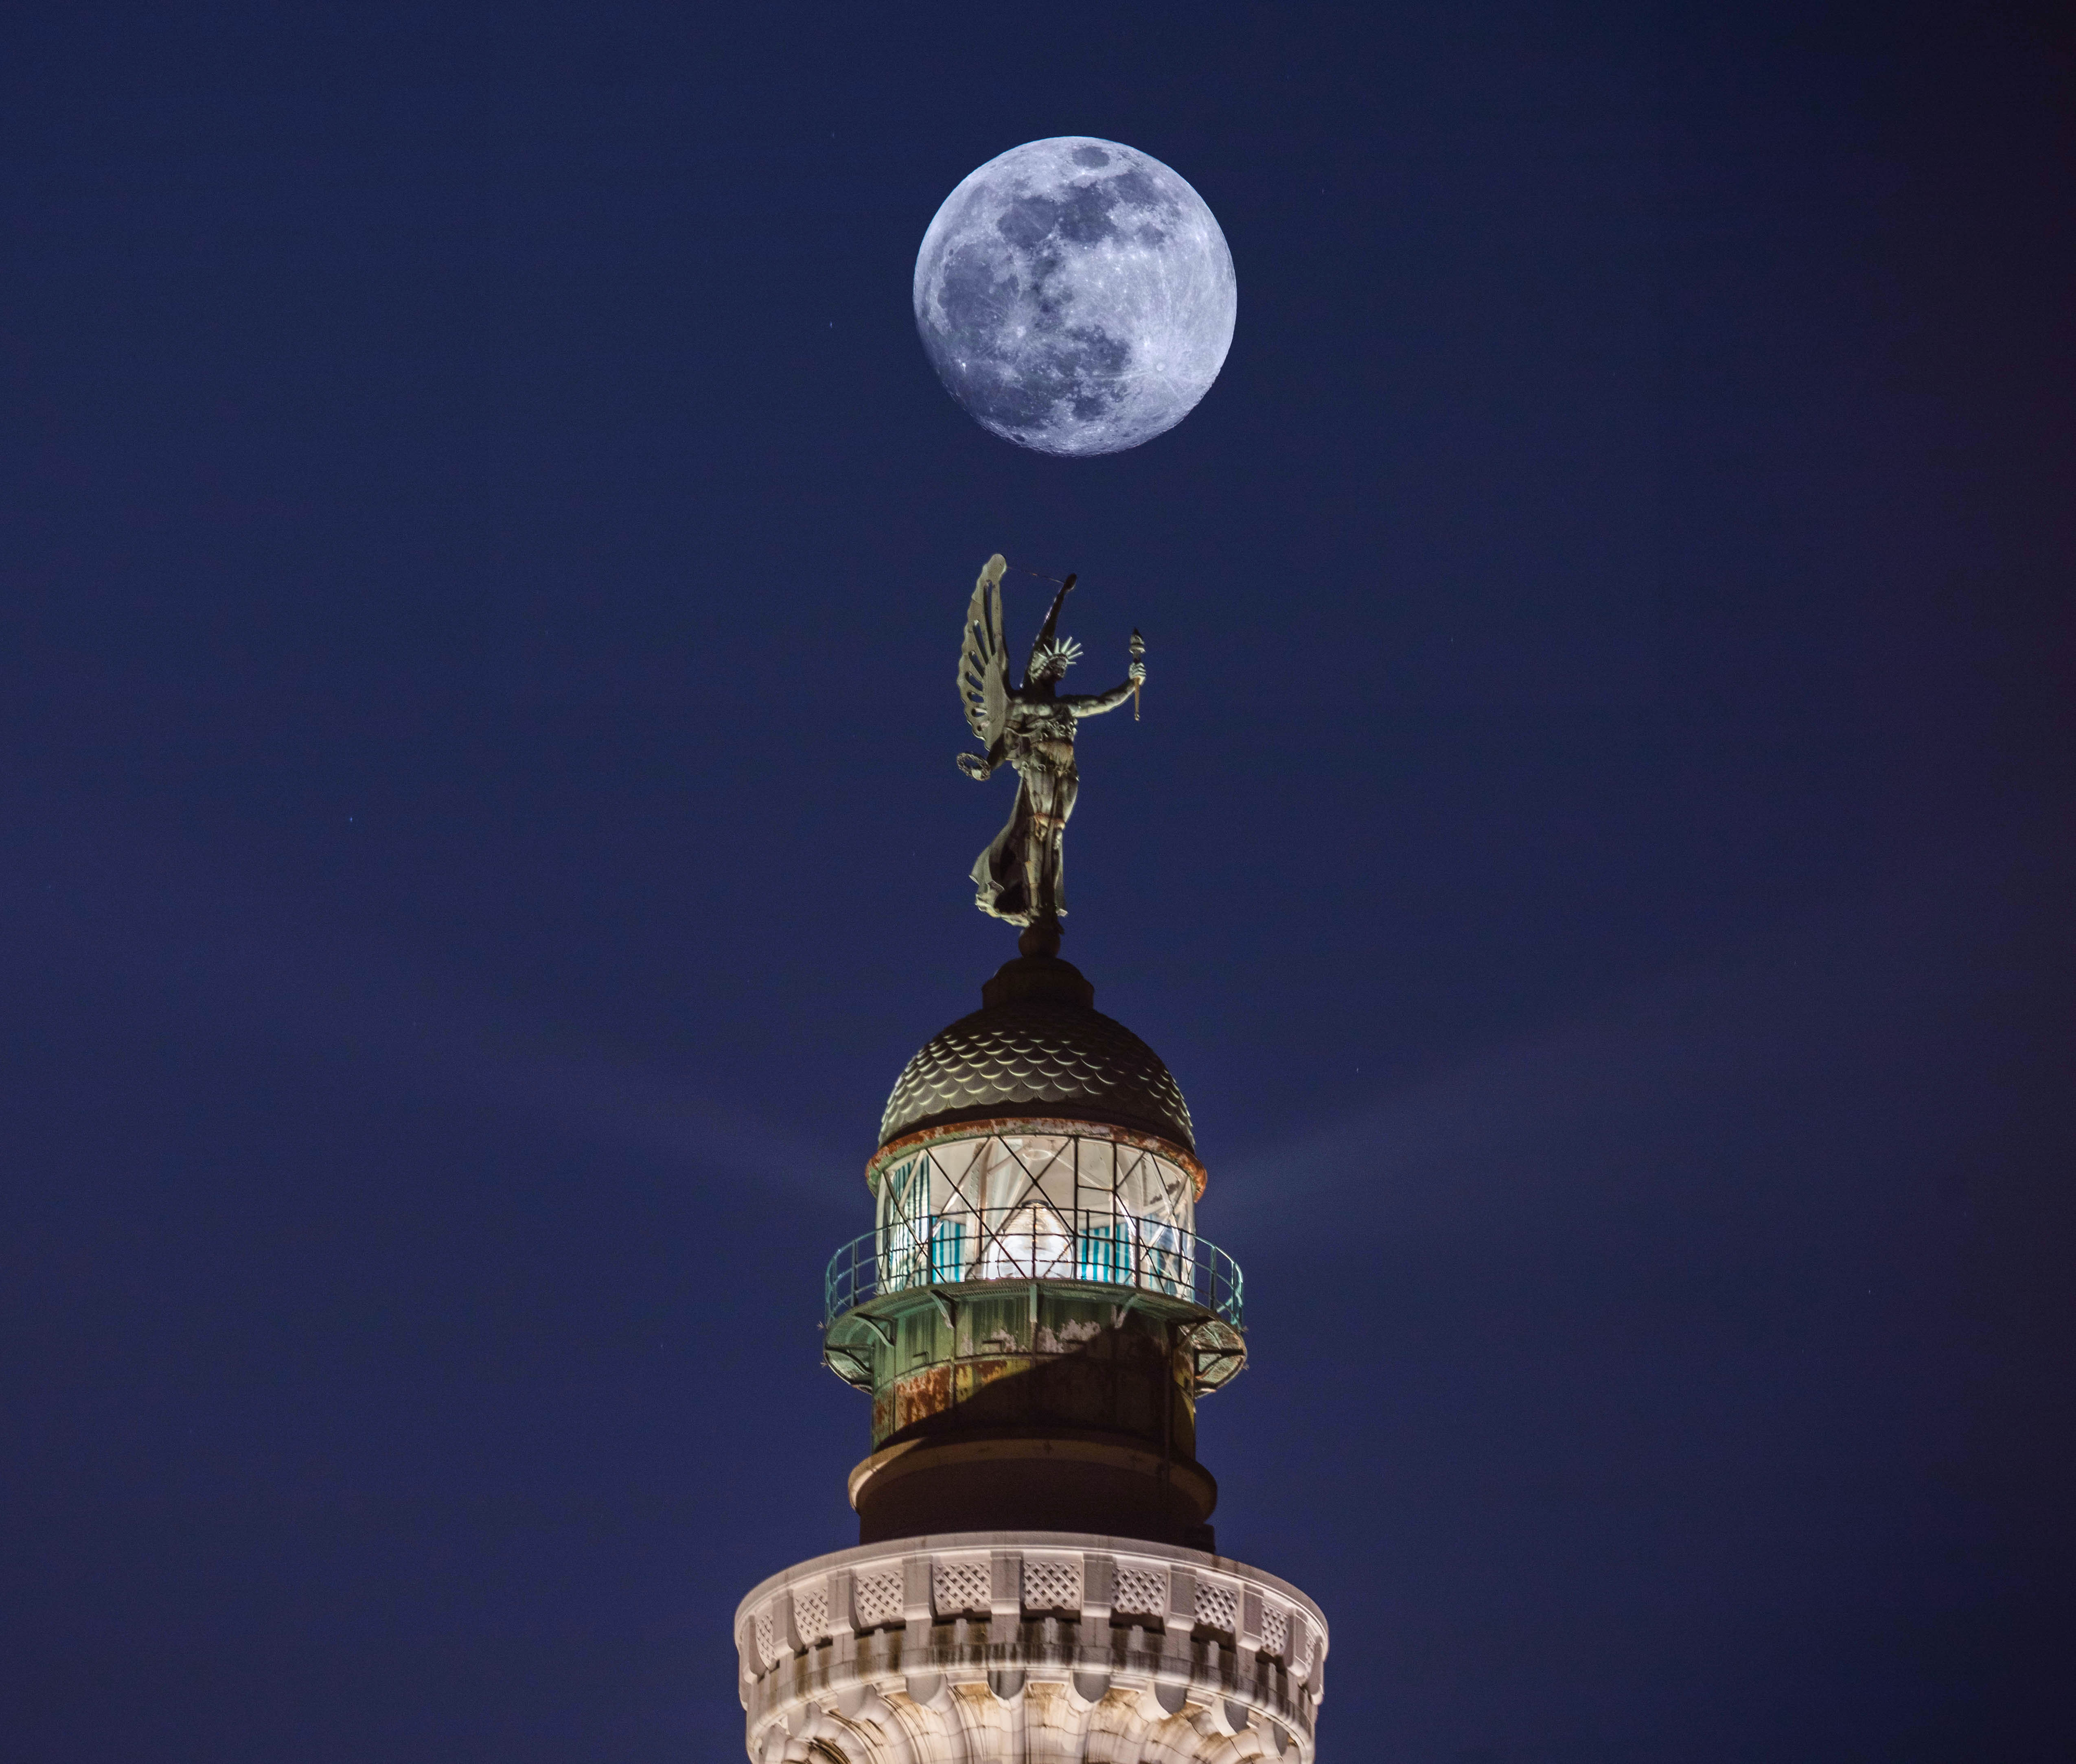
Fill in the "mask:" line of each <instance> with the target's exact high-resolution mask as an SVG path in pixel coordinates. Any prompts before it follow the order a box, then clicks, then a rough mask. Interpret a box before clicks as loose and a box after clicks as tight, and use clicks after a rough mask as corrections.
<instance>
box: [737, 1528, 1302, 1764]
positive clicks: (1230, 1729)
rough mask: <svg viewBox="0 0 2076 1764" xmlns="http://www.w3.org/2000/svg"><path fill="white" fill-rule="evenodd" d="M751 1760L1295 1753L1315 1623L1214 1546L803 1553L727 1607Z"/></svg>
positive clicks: (956, 1761)
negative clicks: (806, 1558) (1212, 1551)
mask: <svg viewBox="0 0 2076 1764" xmlns="http://www.w3.org/2000/svg"><path fill="white" fill-rule="evenodd" d="M735 1637H736V1646H737V1661H738V1675H739V1688H740V1692H741V1699H742V1704H743V1708H744V1709H745V1712H746V1713H747V1716H748V1734H747V1737H748V1741H749V1752H750V1755H751V1756H752V1757H753V1758H756V1759H758V1760H759V1761H760V1764H811V1761H812V1764H1037V1761H1039V1760H1044V1761H1046V1764H1070V1761H1077V1760H1082V1759H1091V1760H1093V1759H1107V1760H1123V1759H1127V1758H1143V1759H1148V1760H1152V1759H1159V1760H1160V1761H1162V1764H1185V1761H1187V1760H1193V1759H1205V1760H1216V1761H1218V1764H1238V1761H1239V1760H1242V1759H1247V1758H1285V1759H1287V1760H1288V1764H1311V1759H1312V1757H1313V1723H1314V1717H1315V1715H1316V1712H1317V1710H1318V1705H1319V1703H1320V1701H1321V1700H1322V1696H1323V1691H1324V1673H1323V1668H1324V1664H1325V1660H1326V1654H1327V1625H1326V1620H1325V1618H1324V1617H1322V1615H1321V1614H1320V1612H1319V1608H1318V1606H1317V1605H1316V1604H1314V1603H1313V1602H1312V1601H1311V1600H1310V1599H1308V1598H1306V1596H1305V1595H1304V1594H1303V1593H1302V1592H1299V1591H1298V1590H1297V1588H1295V1587H1293V1586H1291V1585H1289V1583H1287V1582H1285V1581H1282V1580H1279V1579H1277V1578H1276V1577H1275V1576H1274V1575H1268V1574H1264V1573H1263V1572H1262V1571H1260V1569H1257V1568H1251V1567H1247V1566H1245V1565H1244V1563H1237V1562H1233V1561H1230V1560H1227V1559H1226V1558H1224V1557H1221V1556H1214V1555H1209V1554H1205V1553H1204V1552H1202V1551H1201V1550H1185V1549H1181V1548H1178V1547H1173V1546H1166V1545H1160V1544H1154V1543H1148V1542H1142V1541H1140V1540H1138V1539H1133V1538H1097V1537H1087V1536H1083V1535H1080V1534H1069V1533H1063V1532H1041V1531H1028V1532H1027V1531H1019V1532H969V1533H963V1534H949V1535H945V1536H940V1537H929V1538H901V1539H897V1540H895V1541H892V1542H886V1543H878V1544H870V1545H866V1546H862V1547H860V1548H858V1549H854V1550H839V1551H837V1552H836V1553H835V1554H830V1555H825V1556H818V1557H816V1558H815V1559H813V1560H812V1561H810V1562H803V1563H799V1565H798V1566H797V1567H792V1568H789V1569H787V1571H785V1572H784V1573H783V1574H780V1575H774V1576H773V1577H772V1578H771V1579H769V1580H767V1581H766V1582H765V1583H763V1584H762V1586H760V1587H758V1588H756V1590H755V1591H754V1592H751V1593H750V1594H749V1596H748V1597H747V1598H745V1600H743V1601H742V1603H741V1605H740V1606H738V1607H737V1611H736V1621H735Z"/></svg>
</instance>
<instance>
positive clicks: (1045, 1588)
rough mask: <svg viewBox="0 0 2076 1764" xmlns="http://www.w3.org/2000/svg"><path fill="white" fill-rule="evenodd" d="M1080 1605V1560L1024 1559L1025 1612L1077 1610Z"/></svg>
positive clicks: (1027, 1557) (1028, 1557) (1029, 1557)
mask: <svg viewBox="0 0 2076 1764" xmlns="http://www.w3.org/2000/svg"><path fill="white" fill-rule="evenodd" d="M1023 1608H1024V1609H1025V1610H1026V1611H1028V1612H1033V1613H1036V1612H1040V1611H1078V1610H1080V1609H1081V1608H1082V1565H1081V1563H1078V1562H1061V1561H1059V1560H1057V1559H1049V1558H1047V1557H1043V1556H1040V1557H1035V1558H1034V1557H1031V1556H1026V1557H1025V1558H1024V1559H1023Z"/></svg>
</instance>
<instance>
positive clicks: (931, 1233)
mask: <svg viewBox="0 0 2076 1764" xmlns="http://www.w3.org/2000/svg"><path fill="white" fill-rule="evenodd" d="M969 1280H1076V1281H1081V1282H1084V1283H1090V1284H1094V1285H1103V1286H1120V1287H1126V1288H1131V1289H1136V1290H1138V1291H1140V1292H1144V1293H1160V1294H1162V1295H1164V1296H1165V1297H1169V1298H1178V1299H1181V1300H1183V1301H1185V1302H1187V1303H1190V1304H1193V1305H1200V1306H1202V1308H1203V1309H1204V1310H1207V1311H1210V1312H1211V1313H1212V1314H1214V1316H1217V1317H1219V1318H1222V1319H1223V1321H1225V1322H1228V1323H1230V1324H1231V1325H1232V1326H1233V1327H1234V1328H1235V1329H1238V1328H1240V1327H1242V1323H1241V1321H1240V1318H1241V1291H1240V1272H1239V1263H1237V1262H1235V1260H1233V1259H1232V1258H1231V1256H1228V1255H1227V1254H1226V1252H1225V1251H1223V1250H1222V1249H1220V1248H1219V1247H1218V1246H1217V1245H1216V1244H1214V1243H1206V1241H1205V1240H1204V1239H1202V1238H1201V1237H1199V1236H1198V1235H1197V1234H1196V1233H1195V1232H1194V1231H1185V1230H1183V1229H1182V1227H1181V1226H1178V1225H1170V1224H1168V1223H1165V1222H1163V1221H1161V1220H1159V1219H1148V1218H1135V1217H1133V1216H1132V1215H1131V1214H1127V1213H1119V1212H1095V1211H1069V1210H1065V1209H1061V1208H1054V1207H1049V1206H1042V1207H1041V1206H1019V1207H1015V1208H1011V1209H1007V1210H1003V1211H999V1212H996V1211H989V1212H978V1211H974V1212H961V1213H933V1214H930V1215H929V1216H928V1217H927V1218H916V1219H900V1220H896V1221H895V1222H892V1223H891V1224H887V1225H883V1226H881V1227H880V1228H879V1229H878V1231H868V1232H866V1234H865V1235H864V1236H862V1237H859V1238H853V1239H852V1240H851V1241H850V1242H849V1243H846V1244H845V1245H844V1247H842V1248H841V1249H840V1250H838V1251H837V1252H836V1254H835V1255H834V1256H831V1257H830V1258H829V1266H828V1275H827V1277H826V1278H825V1280H824V1283H823V1304H822V1323H823V1326H824V1328H827V1327H828V1325H830V1324H831V1323H833V1322H835V1321H836V1320H837V1318H839V1317H841V1316H843V1315H844V1314H845V1313H846V1312H849V1311H853V1310H857V1307H858V1306H859V1305H864V1304H869V1303H870V1301H872V1300H874V1299H875V1298H883V1297H886V1296H888V1295H889V1294H890V1293H903V1292H909V1291H913V1290H916V1289H921V1288H925V1287H931V1286H952V1285H959V1284H961V1283H962V1282H965V1281H969Z"/></svg>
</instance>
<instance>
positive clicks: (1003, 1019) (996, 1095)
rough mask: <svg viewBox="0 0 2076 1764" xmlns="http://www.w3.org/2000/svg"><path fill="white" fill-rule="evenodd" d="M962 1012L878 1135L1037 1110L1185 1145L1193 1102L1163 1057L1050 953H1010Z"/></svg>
mask: <svg viewBox="0 0 2076 1764" xmlns="http://www.w3.org/2000/svg"><path fill="white" fill-rule="evenodd" d="M981 996H982V999H983V1001H984V1002H983V1003H982V1007H981V1008H980V1009H979V1010H978V1011H975V1012H974V1014H973V1015H971V1016H969V1017H961V1018H960V1019H959V1020H958V1021H957V1023H953V1024H952V1025H951V1026H950V1027H949V1028H945V1029H941V1030H940V1031H938V1032H937V1033H936V1035H935V1036H932V1037H931V1038H930V1040H928V1042H927V1043H926V1044H924V1047H923V1049H922V1051H921V1052H919V1053H918V1054H917V1055H916V1057H915V1058H914V1059H912V1060H910V1061H909V1062H908V1064H907V1067H906V1068H905V1069H903V1072H902V1073H901V1077H900V1080H899V1082H897V1083H896V1084H895V1086H894V1094H893V1095H892V1096H891V1097H889V1098H887V1101H886V1114H885V1115H883V1116H882V1118H881V1120H880V1123H879V1143H881V1144H882V1145H886V1144H888V1143H891V1142H892V1141H894V1140H895V1139H899V1138H900V1137H901V1136H902V1135H903V1134H907V1133H914V1132H917V1131H920V1130H921V1129H923V1128H924V1127H943V1126H946V1125H949V1124H950V1123H955V1122H959V1121H980V1120H986V1119H990V1118H993V1117H997V1116H1001V1115H1004V1114H1019V1113H1025V1112H1029V1111H1031V1110H1039V1111H1041V1112H1043V1113H1044V1114H1047V1115H1049V1116H1057V1117H1059V1118H1061V1119H1065V1120H1073V1121H1101V1122H1107V1123H1110V1124H1111V1125H1112V1126H1115V1127H1130V1128H1134V1129H1136V1130H1137V1131H1140V1132H1142V1133H1152V1134H1156V1135H1159V1136H1160V1138H1162V1139H1166V1140H1169V1142H1170V1143H1173V1144H1176V1145H1179V1146H1181V1148H1183V1149H1184V1150H1185V1151H1186V1152H1191V1153H1193V1154H1194V1152H1195V1151H1196V1149H1197V1139H1196V1134H1195V1131H1194V1129H1193V1128H1192V1127H1191V1126H1190V1106H1189V1104H1188V1103H1186V1102H1184V1101H1183V1100H1182V1092H1181V1088H1180V1087H1179V1086H1178V1085H1177V1084H1176V1082H1175V1079H1174V1076H1173V1073H1170V1072H1169V1069H1168V1068H1167V1067H1166V1065H1164V1064H1163V1063H1162V1061H1161V1059H1160V1055H1159V1054H1157V1053H1156V1052H1154V1051H1153V1050H1152V1048H1149V1047H1148V1046H1147V1044H1145V1043H1144V1041H1141V1040H1140V1039H1139V1037H1138V1036H1136V1035H1134V1034H1133V1033H1132V1032H1131V1031H1130V1030H1129V1029H1127V1028H1126V1027H1125V1026H1124V1025H1123V1023H1119V1022H1118V1021H1117V1020H1116V1019H1115V1018H1113V1017H1106V1016H1105V1015H1103V1014H1102V1012H1101V1011H1098V1010H1096V1009H1095V1008H1094V1005H1093V1003H1092V1002H1091V1001H1092V1000H1093V999H1094V996H1095V989H1094V987H1093V986H1090V984H1089V983H1088V982H1087V981H1086V980H1085V979H1083V978H1082V975H1081V973H1079V971H1078V970H1077V969H1075V968H1074V967H1073V965H1071V964H1069V963H1067V962H1064V961H1058V960H1057V959H1056V958H1053V957H1044V956H1037V957H1023V958H1022V959H1021V960H1019V961H1012V962H1010V963H1008V964H1007V965H1006V966H1005V967H1004V968H1003V969H1002V971H1001V973H998V974H997V975H996V976H995V977H994V979H992V980H990V982H988V983H987V985H986V986H984V987H983V988H982V991H981Z"/></svg>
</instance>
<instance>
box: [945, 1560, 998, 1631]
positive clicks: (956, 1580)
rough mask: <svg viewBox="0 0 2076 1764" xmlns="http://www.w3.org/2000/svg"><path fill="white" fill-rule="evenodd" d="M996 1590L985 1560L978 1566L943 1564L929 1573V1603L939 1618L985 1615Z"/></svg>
mask: <svg viewBox="0 0 2076 1764" xmlns="http://www.w3.org/2000/svg"><path fill="white" fill-rule="evenodd" d="M993 1590H994V1575H993V1574H992V1573H991V1572H990V1570H989V1567H988V1565H987V1561H986V1558H984V1557H983V1558H982V1559H980V1560H979V1561H977V1562H976V1561H966V1562H958V1561H952V1562H940V1563H936V1565H935V1566H933V1567H932V1569H931V1571H930V1600H931V1602H932V1604H935V1605H936V1608H937V1615H938V1616H939V1617H960V1616H962V1615H964V1614H965V1613H968V1612H985V1611H986V1609H987V1608H988V1601H989V1598H990V1595H991V1594H992V1592H993Z"/></svg>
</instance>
